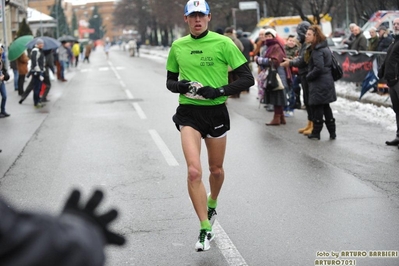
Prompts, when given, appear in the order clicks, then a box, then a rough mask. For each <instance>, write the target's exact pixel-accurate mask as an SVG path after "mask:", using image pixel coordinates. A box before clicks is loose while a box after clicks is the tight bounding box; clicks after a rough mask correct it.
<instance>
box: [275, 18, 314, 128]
mask: <svg viewBox="0 0 399 266" xmlns="http://www.w3.org/2000/svg"><path fill="white" fill-rule="evenodd" d="M309 27H310V23H309V22H307V21H302V22H301V23H299V24H298V27H297V28H296V33H297V35H298V36H297V38H298V40H299V43H300V44H301V49H300V50H299V55H298V56H297V57H295V58H294V59H292V60H290V59H288V58H284V59H285V61H284V62H283V63H281V65H282V66H290V67H298V77H299V78H300V83H301V85H302V92H303V103H304V105H305V107H306V113H307V118H308V124H307V125H306V126H305V127H303V128H300V129H298V133H300V134H304V135H305V136H306V135H309V134H311V133H312V130H313V112H312V108H311V107H310V105H309V84H308V81H307V80H306V75H307V74H308V64H307V62H306V61H305V54H307V53H308V50H309V49H311V47H310V44H307V43H306V42H305V37H306V32H307V30H308V28H309ZM298 95H300V94H299V93H298Z"/></svg>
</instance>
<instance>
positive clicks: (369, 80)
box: [359, 70, 378, 100]
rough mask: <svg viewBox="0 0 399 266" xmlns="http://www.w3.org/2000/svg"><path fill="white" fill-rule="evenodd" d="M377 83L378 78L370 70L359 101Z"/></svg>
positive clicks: (364, 81)
mask: <svg viewBox="0 0 399 266" xmlns="http://www.w3.org/2000/svg"><path fill="white" fill-rule="evenodd" d="M377 82H378V78H377V76H376V75H375V73H374V71H373V70H370V72H369V73H367V75H366V77H365V78H364V80H363V83H362V89H361V91H360V96H359V100H360V99H361V98H362V97H363V95H364V94H365V93H366V92H368V91H369V90H370V89H371V88H372V87H374V86H375V85H376V84H377Z"/></svg>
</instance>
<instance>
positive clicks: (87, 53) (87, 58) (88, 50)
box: [83, 41, 91, 63]
mask: <svg viewBox="0 0 399 266" xmlns="http://www.w3.org/2000/svg"><path fill="white" fill-rule="evenodd" d="M90 54H91V41H89V42H88V43H87V44H86V47H85V58H84V59H83V63H84V62H85V61H87V63H90Z"/></svg>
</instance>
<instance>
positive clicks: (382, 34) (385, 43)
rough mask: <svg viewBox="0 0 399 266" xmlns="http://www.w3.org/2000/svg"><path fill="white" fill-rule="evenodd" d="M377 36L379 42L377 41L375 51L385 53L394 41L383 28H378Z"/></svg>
mask: <svg viewBox="0 0 399 266" xmlns="http://www.w3.org/2000/svg"><path fill="white" fill-rule="evenodd" d="M378 36H379V41H378V46H377V51H380V52H386V51H387V50H388V47H389V46H390V45H391V43H392V42H393V41H394V39H393V38H392V36H391V35H390V34H389V33H388V30H387V28H386V27H385V26H380V27H378Z"/></svg>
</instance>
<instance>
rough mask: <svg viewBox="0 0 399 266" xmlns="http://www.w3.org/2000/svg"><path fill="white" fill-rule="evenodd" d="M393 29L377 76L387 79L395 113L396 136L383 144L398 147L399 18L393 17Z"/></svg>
mask: <svg viewBox="0 0 399 266" xmlns="http://www.w3.org/2000/svg"><path fill="white" fill-rule="evenodd" d="M393 29H394V40H395V41H394V43H393V44H392V45H391V46H390V47H389V49H388V51H387V56H386V57H385V61H384V63H383V64H382V66H381V67H380V70H379V71H378V77H379V78H380V79H382V78H384V79H386V80H387V84H388V86H389V95H390V97H391V101H392V109H393V110H394V112H395V114H396V138H395V139H394V140H392V141H386V142H385V144H386V145H389V146H397V147H398V148H399V82H398V81H399V79H398V67H397V66H398V62H399V18H395V19H394V21H393Z"/></svg>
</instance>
